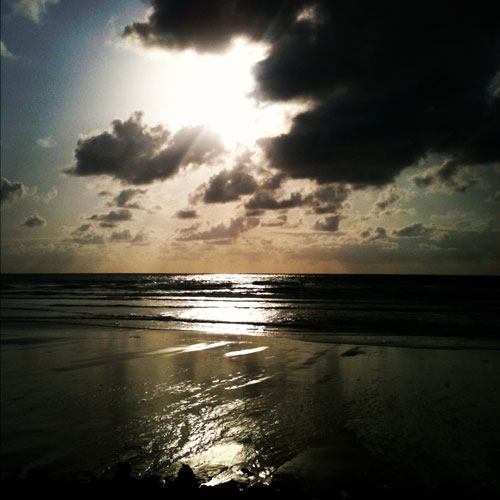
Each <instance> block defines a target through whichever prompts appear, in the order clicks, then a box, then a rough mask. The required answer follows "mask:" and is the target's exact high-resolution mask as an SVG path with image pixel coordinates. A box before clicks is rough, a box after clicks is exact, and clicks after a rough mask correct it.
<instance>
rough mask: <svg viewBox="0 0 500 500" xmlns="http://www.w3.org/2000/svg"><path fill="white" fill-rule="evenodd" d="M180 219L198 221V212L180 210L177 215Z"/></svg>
mask: <svg viewBox="0 0 500 500" xmlns="http://www.w3.org/2000/svg"><path fill="white" fill-rule="evenodd" d="M175 216H176V217H177V218H178V219H196V218H197V217H198V214H197V213H196V210H179V211H177V212H176V213H175Z"/></svg>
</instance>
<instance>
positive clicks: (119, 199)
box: [113, 189, 147, 208]
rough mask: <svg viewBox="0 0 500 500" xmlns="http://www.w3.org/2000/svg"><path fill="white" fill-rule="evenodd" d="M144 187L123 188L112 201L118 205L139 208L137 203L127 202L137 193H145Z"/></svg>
mask: <svg viewBox="0 0 500 500" xmlns="http://www.w3.org/2000/svg"><path fill="white" fill-rule="evenodd" d="M146 193H147V190H146V189H124V190H123V191H121V192H120V193H119V194H118V195H117V196H115V197H114V198H113V201H114V202H115V204H116V205H117V206H118V207H126V208H140V206H139V205H138V204H137V203H129V201H130V200H131V199H132V198H134V197H135V196H137V195H139V194H146Z"/></svg>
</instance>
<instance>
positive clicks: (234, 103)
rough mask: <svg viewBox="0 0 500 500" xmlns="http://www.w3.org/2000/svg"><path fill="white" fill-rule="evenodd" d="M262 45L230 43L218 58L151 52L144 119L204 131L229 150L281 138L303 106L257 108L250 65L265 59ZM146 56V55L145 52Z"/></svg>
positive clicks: (287, 105) (185, 53)
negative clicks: (197, 126)
mask: <svg viewBox="0 0 500 500" xmlns="http://www.w3.org/2000/svg"><path fill="white" fill-rule="evenodd" d="M266 51H267V47H266V46H265V45H264V44H262V43H254V42H249V41H247V40H245V39H237V40H235V41H234V42H233V43H232V45H231V47H230V49H229V50H228V51H226V52H225V53H223V54H217V55H213V54H198V53H196V52H194V51H191V50H189V51H184V52H175V53H174V52H167V53H166V52H163V53H160V54H159V53H158V52H156V55H155V57H154V58H153V59H152V69H151V73H150V74H149V78H148V90H147V94H146V95H147V96H148V97H147V99H148V100H149V101H150V105H149V106H145V107H146V108H147V110H149V111H147V113H146V114H147V115H149V116H151V117H152V118H153V119H154V120H157V121H160V122H162V123H166V124H168V125H170V126H171V127H172V128H181V127H184V126H188V125H205V126H207V127H208V128H210V129H211V130H213V131H214V132H217V133H218V134H219V135H220V136H221V138H222V140H223V142H224V144H225V146H226V147H227V148H229V149H231V148H234V147H236V146H238V145H244V146H247V147H251V146H252V145H253V144H254V143H255V141H256V140H257V139H259V138H261V137H268V136H272V135H277V134H280V133H284V132H286V131H287V130H288V129H289V125H290V119H291V117H292V116H293V115H295V114H296V113H297V112H299V111H300V110H301V109H303V108H304V105H303V104H299V103H291V104H286V103H285V104H282V103H280V104H272V105H267V104H262V103H260V104H259V103H258V102H257V101H256V99H255V98H254V97H252V95H251V94H252V91H253V90H254V89H255V79H254V75H253V72H252V68H253V67H254V65H255V64H256V63H257V62H258V61H260V60H262V59H263V58H264V57H265V54H266ZM149 53H150V54H151V51H149Z"/></svg>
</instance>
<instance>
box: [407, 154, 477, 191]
mask: <svg viewBox="0 0 500 500" xmlns="http://www.w3.org/2000/svg"><path fill="white" fill-rule="evenodd" d="M412 180H413V183H414V184H415V185H416V186H417V187H429V186H433V187H434V188H437V190H440V191H444V192H447V193H463V192H465V191H467V189H469V188H471V187H472V186H475V185H476V184H478V182H479V178H478V177H477V176H474V175H472V172H471V171H470V168H467V166H464V165H461V164H460V162H458V161H455V160H445V161H444V162H443V163H442V165H440V166H438V167H433V168H429V169H427V170H425V171H424V172H423V173H421V174H417V175H415V176H413V177H412Z"/></svg>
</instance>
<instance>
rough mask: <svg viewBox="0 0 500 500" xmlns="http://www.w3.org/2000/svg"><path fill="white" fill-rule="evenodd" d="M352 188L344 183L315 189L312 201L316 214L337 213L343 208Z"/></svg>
mask: <svg viewBox="0 0 500 500" xmlns="http://www.w3.org/2000/svg"><path fill="white" fill-rule="evenodd" d="M350 192H351V190H350V189H349V188H348V187H346V186H345V185H344V184H330V185H327V186H321V187H319V188H318V189H316V191H314V193H313V195H312V197H311V198H310V202H311V204H312V205H313V207H314V213H316V214H328V213H336V212H338V211H340V210H341V208H342V206H343V204H344V202H345V201H346V200H347V198H348V197H349V194H350Z"/></svg>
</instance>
